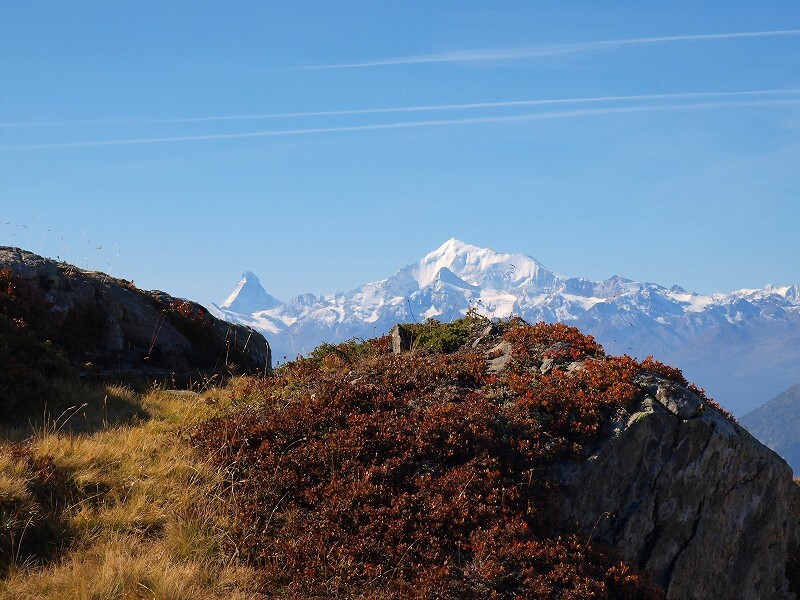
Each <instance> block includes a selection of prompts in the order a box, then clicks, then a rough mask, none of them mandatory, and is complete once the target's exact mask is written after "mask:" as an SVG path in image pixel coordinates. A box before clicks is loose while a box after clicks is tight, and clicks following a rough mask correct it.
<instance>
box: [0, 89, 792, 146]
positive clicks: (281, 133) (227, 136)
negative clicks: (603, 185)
mask: <svg viewBox="0 0 800 600" xmlns="http://www.w3.org/2000/svg"><path fill="white" fill-rule="evenodd" d="M789 105H800V99H793V100H754V101H749V102H703V103H695V104H662V105H649V106H624V107H614V108H590V109H584V110H570V111H556V112H542V113H533V114H525V115H510V116H502V117H471V118H466V119H441V120H430V121H402V122H398V123H379V124H374V125H346V126H342V127H317V128H308V129H279V130H268V131H253V132H245V133H220V134H207V135H186V136H174V137H153V138H134V139H123V140H94V141H86V142H65V143H53V144H30V145H18V146H0V150H6V151H8V150H45V149H57V148H91V147H100V146H131V145H140V144H165V143H174V142H193V141H207V140H234V139H248V138H267V137H288V136H300V135H312V134H325V133H343V132H356V131H380V130H391V129H409V128H424V127H446V126H454V125H473V124H482V123H510V122H519V121H545V120H550V119H565V118H573V117H585V116H596V115H614V114H626V113H640V112H656V111H657V112H668V111H683V110H709V109H718V108H748V107H757V106H789Z"/></svg>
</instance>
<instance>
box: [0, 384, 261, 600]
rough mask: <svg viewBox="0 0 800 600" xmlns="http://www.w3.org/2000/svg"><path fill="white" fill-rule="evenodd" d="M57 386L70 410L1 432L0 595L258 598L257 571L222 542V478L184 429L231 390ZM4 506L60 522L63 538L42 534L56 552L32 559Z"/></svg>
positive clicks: (216, 411)
mask: <svg viewBox="0 0 800 600" xmlns="http://www.w3.org/2000/svg"><path fill="white" fill-rule="evenodd" d="M66 393H72V394H73V397H72V398H71V406H75V407H76V408H75V409H73V410H72V411H71V412H70V413H68V414H66V415H57V416H55V417H51V418H50V419H49V420H48V421H46V422H40V423H34V424H32V425H31V426H30V427H28V428H27V429H26V428H15V429H7V430H5V431H2V432H0V436H2V437H0V508H2V510H3V515H2V516H3V519H2V523H0V525H2V528H0V537H2V536H5V538H6V539H5V540H4V541H5V544H4V545H3V546H2V547H3V548H4V549H5V554H6V556H3V557H0V558H1V559H2V561H3V564H4V565H5V573H4V575H3V576H2V578H1V579H0V596H2V597H4V598H98V599H99V598H104V599H105V598H165V599H166V598H169V599H182V598H187V599H189V598H192V599H195V598H245V597H247V598H253V597H258V594H257V586H256V577H255V574H254V572H253V571H252V570H251V569H249V568H246V567H243V566H240V565H238V564H237V563H236V562H235V561H234V559H232V558H231V556H230V554H231V553H230V552H229V551H228V550H229V547H228V546H226V543H225V541H226V533H225V532H226V531H227V530H228V529H229V528H230V523H229V522H228V519H229V518H230V515H231V511H230V510H229V509H228V508H227V502H228V499H227V497H226V495H225V492H224V491H223V490H224V488H223V478H222V475H221V474H220V473H219V472H218V471H217V470H216V469H215V468H213V467H211V466H210V464H209V462H207V460H206V459H205V457H201V456H199V455H198V454H197V453H196V452H195V450H194V449H193V448H192V446H191V445H190V443H189V440H188V437H189V432H190V429H191V427H192V426H193V425H195V424H198V423H201V422H203V421H205V420H207V419H209V418H211V417H213V416H218V415H220V414H223V413H224V412H225V411H226V410H227V409H228V408H229V405H230V402H231V401H230V394H229V393H227V392H226V391H225V390H218V389H214V390H208V391H206V392H203V393H202V394H198V393H193V392H183V391H165V390H152V391H150V392H147V393H145V394H137V393H135V392H134V391H132V390H131V389H129V388H124V387H119V386H108V387H105V388H91V389H89V388H74V389H71V390H66ZM41 465H44V467H41ZM43 473H44V474H43ZM8 507H13V508H14V511H16V512H15V513H14V514H17V513H19V514H20V515H23V516H24V515H29V516H28V519H30V520H31V521H32V522H35V520H36V519H43V518H44V517H47V518H49V519H50V520H51V521H57V522H58V523H59V525H60V526H61V527H62V528H63V531H64V532H66V533H65V535H64V536H63V538H59V539H56V540H55V541H53V539H48V540H47V543H48V544H50V546H49V547H48V549H49V550H53V548H55V552H49V553H48V552H44V551H42V552H41V553H40V554H38V553H37V552H36V548H35V547H32V546H31V544H32V542H31V540H30V535H31V534H30V533H29V532H26V531H25V523H23V522H20V519H17V521H16V522H12V521H13V519H8V518H6V517H7V516H9V515H10V514H11V513H10V512H9V510H10V509H9V510H7V508H8ZM6 513H8V515H7V514H6ZM30 531H33V529H30ZM59 531H60V529H59ZM26 533H27V534H28V535H29V539H28V540H27V543H25V542H26V540H25V537H24V536H25V534H26ZM54 544H55V545H54ZM32 550H33V552H32Z"/></svg>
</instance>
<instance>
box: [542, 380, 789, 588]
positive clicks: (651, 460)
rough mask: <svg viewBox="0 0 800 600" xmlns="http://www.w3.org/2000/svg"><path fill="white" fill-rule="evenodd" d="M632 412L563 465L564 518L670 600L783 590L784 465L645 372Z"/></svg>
mask: <svg viewBox="0 0 800 600" xmlns="http://www.w3.org/2000/svg"><path fill="white" fill-rule="evenodd" d="M641 385H642V386H643V387H644V389H645V390H646V391H647V394H646V396H644V398H643V399H642V400H641V401H640V403H639V406H638V410H636V411H634V412H631V413H626V414H621V415H620V417H619V420H618V421H617V422H616V423H615V424H614V427H613V433H612V435H610V436H609V437H608V438H607V439H605V440H604V441H603V442H602V443H601V444H600V445H599V446H598V447H597V448H596V450H595V452H594V453H593V454H592V455H591V456H590V457H589V459H588V460H586V461H583V462H581V463H576V464H570V465H561V466H560V467H559V468H558V469H557V475H558V478H559V479H560V480H561V481H563V482H564V483H565V484H566V486H565V490H564V492H565V493H564V502H563V505H562V507H563V518H564V522H565V524H566V525H569V526H572V527H575V528H576V529H577V530H578V531H582V532H584V533H585V534H586V535H587V536H592V537H593V538H595V539H597V540H599V541H602V542H605V543H607V544H609V545H611V546H612V547H614V548H616V549H617V550H618V551H619V552H620V553H621V554H622V556H623V558H625V559H627V560H629V561H630V562H631V563H633V564H636V565H638V566H640V567H644V568H646V569H648V570H649V571H651V572H652V573H653V574H654V575H655V577H656V580H657V581H658V582H659V583H661V584H662V585H663V586H664V587H665V588H666V589H667V597H668V598H674V599H689V598H691V599H695V598H696V599H706V598H726V599H733V598H741V599H758V598H763V599H780V598H793V597H794V595H793V594H790V593H789V592H788V590H787V586H788V582H787V580H786V577H785V573H784V571H785V566H786V557H787V553H788V551H789V550H790V549H791V548H793V547H794V546H796V544H797V541H796V540H795V536H796V535H797V525H796V522H795V517H794V514H795V512H794V507H795V504H796V502H797V494H798V492H797V486H796V485H795V484H794V483H793V481H792V473H791V469H790V468H789V466H788V465H787V464H786V462H785V461H783V460H782V459H781V458H780V457H779V456H778V455H776V454H775V453H774V452H772V451H771V450H769V449H767V448H766V447H765V446H763V445H762V444H760V443H759V442H758V441H757V440H755V439H754V438H753V437H752V436H751V435H750V434H749V433H748V432H747V431H746V430H745V429H743V428H742V427H740V426H739V425H737V424H736V423H734V422H733V421H732V420H730V419H729V418H728V417H727V416H726V415H724V414H723V413H722V412H721V411H719V410H718V409H717V408H715V407H713V406H709V405H707V404H706V403H704V402H703V401H702V400H701V399H700V398H698V397H697V396H696V395H695V394H693V393H692V392H691V391H689V390H688V389H686V388H684V387H682V386H680V385H678V384H676V383H674V382H669V381H666V380H663V379H661V378H659V377H657V376H654V375H647V376H644V377H642V381H641Z"/></svg>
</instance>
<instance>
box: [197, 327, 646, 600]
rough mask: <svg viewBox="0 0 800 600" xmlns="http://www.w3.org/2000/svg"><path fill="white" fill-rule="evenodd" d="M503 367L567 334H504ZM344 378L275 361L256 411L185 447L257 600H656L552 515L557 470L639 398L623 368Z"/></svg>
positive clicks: (384, 371) (481, 363) (384, 360)
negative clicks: (250, 574) (230, 501)
mask: <svg viewBox="0 0 800 600" xmlns="http://www.w3.org/2000/svg"><path fill="white" fill-rule="evenodd" d="M507 339H509V341H511V342H512V343H513V344H514V351H515V353H516V354H517V356H529V357H536V353H537V352H541V351H542V350H541V349H542V347H549V346H551V345H552V344H553V343H556V342H563V341H567V342H568V343H569V347H570V350H569V352H568V355H569V356H570V357H571V358H574V357H576V356H581V357H585V356H600V355H601V354H602V350H601V349H600V347H599V346H598V345H597V344H596V343H595V342H594V341H593V340H592V339H591V338H588V337H583V336H581V335H580V334H579V332H577V330H575V329H574V328H566V327H563V326H545V325H536V326H533V327H530V326H525V325H518V326H516V327H514V328H513V329H511V330H510V331H509V332H508V333H507ZM377 346H379V347H378V349H377V351H375V352H364V353H363V354H360V351H359V352H355V351H353V349H352V348H351V349H350V350H349V351H348V349H347V348H343V349H342V350H341V351H342V352H343V353H344V354H345V355H346V356H359V357H360V360H359V361H354V362H352V363H349V364H348V365H347V368H346V369H345V368H336V369H333V368H329V366H330V365H329V366H326V365H325V356H330V355H331V354H333V353H335V351H334V349H331V348H329V349H328V351H326V352H325V353H323V354H324V355H320V356H318V357H317V358H316V359H304V360H299V361H296V362H294V363H289V364H287V365H285V366H284V367H282V368H281V369H279V370H278V372H277V373H276V374H275V375H274V376H272V377H269V378H267V379H264V380H252V384H250V385H251V386H252V387H251V389H250V390H249V392H248V391H247V389H246V387H245V393H253V392H257V393H258V394H259V395H261V396H262V397H264V398H265V399H272V400H277V399H281V400H284V399H285V400H287V402H283V401H281V402H276V401H272V402H265V403H263V404H262V405H261V406H262V408H259V409H249V410H246V411H244V412H241V413H239V414H237V415H234V416H232V417H230V418H226V419H219V420H215V421H212V422H210V423H208V424H206V425H205V426H204V427H202V428H201V430H200V431H199V432H198V439H199V440H200V441H201V442H202V444H204V445H205V446H206V447H207V448H208V449H209V450H213V454H214V456H217V457H218V459H219V460H220V461H221V463H222V464H223V465H224V466H225V467H226V468H227V469H228V474H229V477H230V479H231V483H232V485H233V486H234V492H235V493H234V497H235V498H237V499H238V506H237V510H238V513H237V515H236V521H235V522H236V525H235V531H234V532H233V540H234V542H235V546H236V550H237V551H238V552H239V554H240V556H242V557H244V558H245V559H246V560H247V561H248V562H250V563H251V564H253V565H257V566H258V567H260V569H261V572H262V573H263V576H264V581H265V585H266V586H267V587H268V590H269V591H270V593H276V594H280V593H285V594H288V595H290V596H299V597H310V596H315V595H323V596H328V595H343V596H348V597H355V596H359V595H367V596H370V597H377V596H380V597H392V596H395V597H442V596H445V597H496V598H506V597H509V598H510V597H515V596H523V597H560V598H608V597H614V598H658V597H661V591H660V588H657V587H655V586H654V584H652V583H651V582H650V580H649V579H648V578H647V577H646V576H643V575H642V574H641V573H640V572H638V571H636V570H634V569H631V568H629V567H627V566H626V565H624V564H623V563H621V562H620V561H619V560H618V559H615V558H613V557H612V556H611V555H610V554H609V553H608V552H607V551H605V550H603V549H602V548H599V547H596V546H595V545H594V544H592V543H590V542H589V540H587V539H579V538H577V537H575V536H574V535H570V534H569V533H568V532H562V531H559V530H558V529H557V528H556V527H555V525H554V523H555V521H554V520H553V518H552V516H553V515H554V514H555V510H556V506H555V504H554V502H557V486H556V484H555V483H554V482H552V481H550V480H548V477H547V473H548V469H549V467H550V466H552V465H553V464H554V463H555V462H556V461H560V460H567V459H575V458H581V457H582V456H583V453H584V447H585V445H586V444H587V443H589V442H590V441H592V440H593V439H595V438H596V436H597V435H598V434H599V433H600V430H601V427H602V424H603V423H604V421H606V420H607V419H608V418H609V416H610V415H611V414H612V413H613V412H615V411H616V410H618V409H619V408H620V407H621V406H624V405H627V404H629V403H630V402H632V401H633V400H634V399H635V398H636V397H637V396H638V394H639V391H638V390H639V388H638V387H637V386H635V385H634V383H633V380H634V377H635V376H636V374H637V372H638V371H639V368H640V367H639V365H638V364H637V363H636V362H635V361H633V359H630V358H622V359H606V360H595V359H590V360H587V361H586V364H585V368H584V369H582V370H576V371H573V372H571V373H567V372H564V371H561V370H559V369H555V370H553V371H552V372H551V373H549V374H548V375H539V374H538V371H536V372H533V371H528V370H526V369H525V367H524V366H523V365H522V363H521V362H519V363H518V364H516V366H515V367H513V369H512V371H511V372H508V373H504V374H500V375H493V376H487V375H486V373H485V360H484V357H483V356H482V355H481V354H479V353H476V352H472V351H464V350H461V351H458V352H456V353H454V354H448V355H441V354H439V355H437V354H425V355H423V354H415V353H408V354H402V355H397V356H395V355H390V354H386V353H385V349H384V348H383V343H382V342H381V343H380V344H377Z"/></svg>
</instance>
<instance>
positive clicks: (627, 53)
mask: <svg viewBox="0 0 800 600" xmlns="http://www.w3.org/2000/svg"><path fill="white" fill-rule="evenodd" d="M0 219H1V220H0V244H3V245H6V244H8V245H18V246H22V247H24V248H27V249H30V250H33V251H35V252H37V253H40V254H44V255H47V256H52V257H60V258H62V259H63V258H66V259H67V260H69V261H70V262H74V263H76V264H78V265H79V266H81V267H86V266H89V267H90V268H97V269H101V270H106V271H110V272H111V273H112V274H114V275H117V276H120V277H125V278H127V279H133V280H134V281H135V282H136V284H137V285H139V286H140V287H144V288H159V289H163V290H166V291H169V292H171V293H173V294H176V295H180V296H185V297H190V298H194V299H197V300H199V301H201V302H204V303H208V302H211V301H217V302H219V301H220V300H222V299H223V298H224V297H225V296H226V295H227V294H228V293H229V291H230V290H231V289H232V287H233V286H234V285H235V283H236V281H237V280H238V278H239V276H240V274H241V272H242V271H243V270H246V269H247V270H252V271H254V272H256V273H257V274H258V275H259V276H260V278H261V280H262V283H263V284H264V285H265V287H266V288H267V289H268V290H269V291H270V292H271V293H272V294H274V295H275V296H277V297H279V298H282V299H288V298H290V297H292V296H294V295H296V294H299V293H302V292H306V291H313V292H316V293H330V292H333V291H335V290H337V289H343V290H344V289H350V288H353V287H355V286H357V285H359V284H361V283H364V282H367V281H372V280H376V279H381V278H383V277H386V276H389V275H391V274H392V273H393V272H394V271H395V270H397V269H399V268H401V267H402V266H404V265H406V264H408V263H410V262H413V261H416V260H418V259H419V258H421V257H422V256H423V255H424V254H426V253H427V252H429V251H430V250H433V249H434V248H436V247H438V246H439V245H441V244H442V243H443V242H444V241H445V240H446V239H448V238H450V237H452V236H455V237H457V238H459V239H462V240H464V241H466V242H469V243H473V244H476V245H479V246H489V247H492V248H494V249H496V250H500V251H507V252H522V253H527V254H530V255H532V256H534V257H535V258H537V259H538V260H539V261H541V262H542V263H543V264H544V265H545V266H547V267H548V268H550V269H552V270H554V271H556V272H559V273H563V274H567V275H574V276H585V277H590V278H593V279H603V278H606V277H609V276H611V275H614V274H621V275H624V276H626V277H630V278H632V279H639V280H648V281H653V282H657V283H661V284H664V285H672V284H680V285H682V286H684V287H686V288H687V289H692V290H695V291H699V292H712V291H730V290H732V289H736V288H741V287H760V286H762V285H764V284H766V283H769V282H772V283H780V284H790V283H800V236H799V235H798V225H800V3H798V2H797V1H796V0H792V1H785V2H783V1H768V2H760V3H754V2H726V3H725V7H724V10H723V9H722V8H721V5H720V3H717V2H696V1H695V2H682V1H678V2H670V3H659V4H658V5H653V6H648V7H647V9H644V8H643V6H642V4H641V3H634V2H608V3H597V2H588V1H587V2H532V1H526V2H514V1H506V2H469V3H464V2H435V3H431V2H403V3H376V2H347V3H331V2H291V3H278V2H232V3H225V4H224V5H222V4H220V3H216V2H197V1H192V2H168V3H165V2H148V1H143V2H136V3H134V2H128V3H118V2H115V3H109V2H105V1H96V2H93V1H82V2H77V3H67V2H60V1H59V2H55V1H53V2H46V1H37V2H28V1H22V0H20V1H11V0H4V1H0Z"/></svg>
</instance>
